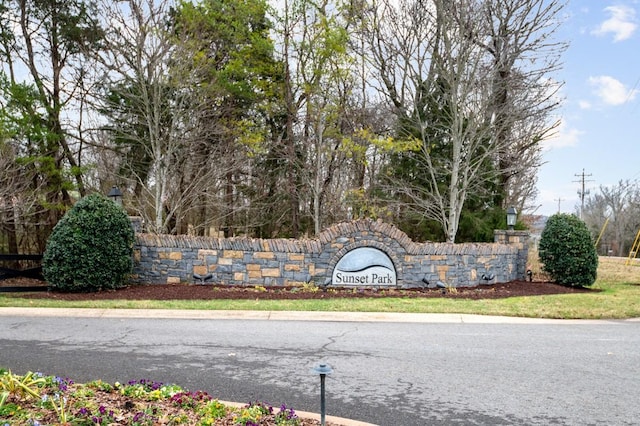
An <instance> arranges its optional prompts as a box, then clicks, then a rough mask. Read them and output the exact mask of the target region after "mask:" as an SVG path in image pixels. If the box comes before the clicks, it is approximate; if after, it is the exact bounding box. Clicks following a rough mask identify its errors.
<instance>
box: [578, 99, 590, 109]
mask: <svg viewBox="0 0 640 426" xmlns="http://www.w3.org/2000/svg"><path fill="white" fill-rule="evenodd" d="M578 107H579V108H580V109H591V102H589V101H585V100H584V99H582V100H580V101H578Z"/></svg>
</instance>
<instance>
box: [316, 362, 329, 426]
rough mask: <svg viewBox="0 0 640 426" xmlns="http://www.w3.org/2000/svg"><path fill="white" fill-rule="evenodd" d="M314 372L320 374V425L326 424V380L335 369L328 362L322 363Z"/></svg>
mask: <svg viewBox="0 0 640 426" xmlns="http://www.w3.org/2000/svg"><path fill="white" fill-rule="evenodd" d="M313 372H314V373H316V374H319V375H320V425H321V426H325V417H326V405H325V396H324V394H325V392H324V388H325V386H324V381H325V378H326V377H327V376H328V375H329V374H331V373H333V370H332V369H331V367H329V366H328V365H327V364H320V365H318V366H317V367H315V368H314V369H313Z"/></svg>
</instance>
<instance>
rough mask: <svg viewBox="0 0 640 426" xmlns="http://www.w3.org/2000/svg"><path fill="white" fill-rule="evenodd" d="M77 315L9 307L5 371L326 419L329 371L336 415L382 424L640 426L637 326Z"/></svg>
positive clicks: (2, 341)
mask: <svg viewBox="0 0 640 426" xmlns="http://www.w3.org/2000/svg"><path fill="white" fill-rule="evenodd" d="M69 315H70V316H68V317H59V316H57V317H48V316H30V315H29V314H24V313H23V314H21V315H15V314H11V313H7V312H6V311H5V312H3V311H2V309H1V308H0V367H4V368H9V369H12V370H13V371H14V372H16V373H24V372H26V371H28V370H31V371H41V372H44V373H45V374H56V375H59V376H63V377H70V378H72V379H74V380H76V381H79V382H84V381H89V380H93V379H98V378H100V379H103V380H106V381H108V382H115V381H120V382H126V381H128V380H133V379H140V378H146V379H153V380H157V381H162V382H165V383H167V382H170V383H177V384H179V385H181V386H183V387H185V388H187V389H190V390H206V391H207V392H209V393H211V394H212V395H213V396H214V397H217V398H220V399H222V400H228V401H238V402H248V401H255V400H260V401H265V402H268V403H271V404H273V405H280V404H281V403H285V404H286V405H287V406H290V407H293V408H295V409H299V410H304V411H315V412H317V411H318V410H319V387H320V386H319V377H318V376H317V375H314V374H313V373H312V372H311V370H312V369H313V367H314V366H316V365H318V364H319V363H327V364H329V365H330V366H331V367H332V368H333V370H334V372H333V374H332V375H330V376H329V377H328V378H327V381H326V389H327V414H329V415H333V416H339V417H346V418H352V419H358V420H361V421H366V422H370V423H374V424H379V425H389V426H398V425H637V424H640V401H639V400H638V397H639V396H640V322H639V321H599V322H589V321H586V322H560V321H549V322H544V321H543V322H537V321H532V322H528V321H516V323H510V322H509V321H504V320H496V321H485V322H483V321H480V322H473V323H467V322H463V321H464V319H465V318H462V317H455V316H453V317H447V318H450V319H449V320H442V321H441V320H435V321H431V320H424V319H423V320H421V321H420V322H401V321H396V320H394V321H387V320H385V319H384V318H383V320H382V321H379V320H377V321H368V320H367V321H359V320H357V319H358V318H357V317H355V316H351V317H348V318H333V317H329V316H321V318H324V320H319V321H292V320H273V319H272V320H264V319H242V318H240V319H232V318H228V319H211V318H208V317H206V316H204V317H202V318H196V319H182V318H175V317H174V318H167V319H163V318H131V317H126V318H109V317H100V318H96V317H77V316H74V315H73V314H69ZM309 315H311V314H309ZM416 318H418V317H409V318H408V319H409V321H414V320H415V319H416ZM429 318H438V317H429ZM456 318H458V319H456ZM461 318H462V319H461ZM306 319H310V318H306ZM334 319H335V321H334ZM365 319H367V318H365ZM369 319H370V318H369Z"/></svg>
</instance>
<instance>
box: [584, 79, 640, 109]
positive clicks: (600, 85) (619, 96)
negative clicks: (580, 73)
mask: <svg viewBox="0 0 640 426" xmlns="http://www.w3.org/2000/svg"><path fill="white" fill-rule="evenodd" d="M589 84H590V85H591V86H592V87H593V88H594V90H593V92H594V93H595V94H596V96H598V97H599V98H600V100H601V101H602V102H604V103H605V104H607V105H622V104H624V103H626V102H629V101H632V100H633V99H634V98H635V97H636V95H637V94H638V89H633V90H630V89H627V88H626V87H625V85H624V84H622V83H621V82H619V81H618V80H616V79H615V78H613V77H610V76H608V75H600V76H597V77H589Z"/></svg>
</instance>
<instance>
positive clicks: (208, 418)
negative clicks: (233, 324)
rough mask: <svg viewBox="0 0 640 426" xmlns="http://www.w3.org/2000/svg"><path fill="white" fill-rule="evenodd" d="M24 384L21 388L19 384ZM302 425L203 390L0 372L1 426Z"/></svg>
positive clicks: (284, 413)
mask: <svg viewBox="0 0 640 426" xmlns="http://www.w3.org/2000/svg"><path fill="white" fill-rule="evenodd" d="M23 385H24V386H23ZM159 422H161V423H163V424H199V425H210V426H215V425H241V426H307V425H315V424H318V423H314V421H310V420H307V421H304V422H303V421H302V420H301V419H299V418H298V416H297V415H296V414H295V411H294V410H293V409H291V408H288V407H286V406H285V405H282V406H280V409H279V410H275V409H274V408H273V407H272V406H270V405H268V404H266V403H262V402H252V403H250V404H247V405H246V406H244V407H240V408H234V407H230V406H227V405H225V404H223V403H221V402H220V401H218V400H216V399H214V398H213V397H212V396H211V395H209V394H208V393H207V392H203V391H197V392H191V391H188V390H185V389H182V388H181V387H179V386H177V385H174V384H165V383H162V382H157V381H153V380H147V379H139V380H132V381H130V382H126V384H124V385H123V384H120V383H118V382H116V383H114V384H113V385H111V384H109V383H105V382H103V381H101V380H96V381H93V382H88V383H85V384H82V383H76V382H74V381H73V380H71V379H69V378H65V377H60V376H46V375H44V374H42V373H31V372H29V373H27V374H25V375H24V376H20V375H16V374H11V373H9V372H7V371H6V370H2V369H1V368H0V426H4V425H5V424H10V425H12V426H27V425H28V426H33V425H53V424H56V425H74V426H76V425H77V426H90V425H113V424H118V425H126V426H152V425H156V424H159Z"/></svg>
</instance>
